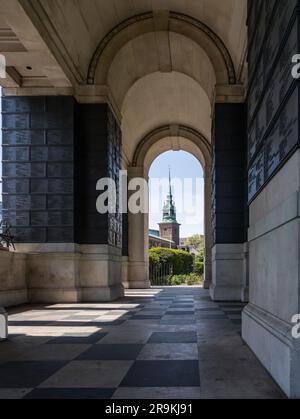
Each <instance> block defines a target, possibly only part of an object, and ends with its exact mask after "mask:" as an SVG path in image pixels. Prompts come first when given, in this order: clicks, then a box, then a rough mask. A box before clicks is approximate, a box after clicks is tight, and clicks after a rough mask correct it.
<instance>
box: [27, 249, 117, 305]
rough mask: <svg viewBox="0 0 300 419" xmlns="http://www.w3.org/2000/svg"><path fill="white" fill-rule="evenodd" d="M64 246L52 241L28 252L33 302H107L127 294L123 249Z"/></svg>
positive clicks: (30, 293) (31, 300)
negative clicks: (59, 249) (32, 251)
mask: <svg viewBox="0 0 300 419" xmlns="http://www.w3.org/2000/svg"><path fill="white" fill-rule="evenodd" d="M52 246H53V247H52ZM51 250H52V251H53V253H51ZM61 250H62V251H61V252H58V246H57V245H48V246H47V247H44V248H41V249H39V252H38V251H37V249H35V252H36V253H30V254H28V257H27V274H28V301H29V302H33V303H49V304H50V303H78V302H82V301H84V302H106V301H112V300H116V299H118V298H120V297H123V296H124V289H123V286H122V255H121V249H118V248H115V247H112V246H107V245H99V246H98V245H91V246H90V245H82V246H74V247H73V248H72V247H65V249H61ZM71 250H73V252H72V253H71ZM64 251H65V252H64Z"/></svg>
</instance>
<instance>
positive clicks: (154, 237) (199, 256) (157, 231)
mask: <svg viewBox="0 0 300 419" xmlns="http://www.w3.org/2000/svg"><path fill="white" fill-rule="evenodd" d="M148 178H149V217H148V231H149V234H148V237H146V238H145V247H146V248H147V247H148V250H149V274H150V282H151V285H152V286H168V285H202V284H203V282H202V281H203V279H204V269H203V272H202V260H204V249H205V235H204V231H205V229H204V208H205V206H204V189H205V185H204V171H203V167H202V165H201V163H200V161H199V160H198V159H197V158H196V157H195V156H194V155H192V154H190V153H187V152H185V151H167V152H163V153H162V154H160V155H159V156H158V157H156V158H155V160H154V161H153V162H152V164H151V167H150V169H149V175H148ZM162 248H163V249H173V250H179V251H184V252H186V253H189V256H188V255H186V256H185V258H186V263H187V265H188V266H182V267H177V270H176V271H174V266H173V265H172V264H171V263H169V262H159V263H158V261H156V260H155V258H154V257H152V258H151V255H156V256H158V257H159V255H160V254H162V253H164V251H163V252H162V253H161V250H160V249H162ZM200 264H201V269H199V268H200ZM203 268H204V265H203ZM192 274H194V275H192ZM178 275H180V276H178ZM178 281H182V282H178ZM192 281H193V282H192Z"/></svg>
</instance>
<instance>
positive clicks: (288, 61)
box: [243, 0, 300, 398]
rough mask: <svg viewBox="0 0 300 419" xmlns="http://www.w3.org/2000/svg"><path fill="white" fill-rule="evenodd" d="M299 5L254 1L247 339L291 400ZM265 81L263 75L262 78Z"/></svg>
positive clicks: (299, 167)
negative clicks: (294, 74)
mask: <svg viewBox="0 0 300 419" xmlns="http://www.w3.org/2000/svg"><path fill="white" fill-rule="evenodd" d="M299 25H300V18H299V1H297V0H281V1H280V2H275V1H271V2H264V1H262V2H256V1H252V2H249V15H248V29H249V34H248V37H249V54H248V61H249V63H248V64H249V89H248V91H249V93H248V167H249V175H248V178H249V188H248V189H249V196H248V200H249V220H250V227H249V233H248V237H249V269H250V271H249V275H250V292H249V294H250V295H249V300H250V303H249V305H248V306H247V307H246V309H245V310H244V312H243V338H244V340H245V341H246V343H247V344H248V345H249V346H250V347H251V349H252V350H253V352H254V353H255V354H256V355H257V357H258V358H259V359H260V361H261V362H262V363H263V365H264V366H265V368H266V369H267V370H268V371H269V372H270V373H271V375H272V376H273V377H274V379H275V380H276V381H277V382H278V384H279V385H280V387H281V388H282V389H283V391H284V392H285V393H286V394H287V395H288V396H289V397H291V398H299V397H300V339H296V338H295V337H293V334H292V328H293V326H294V324H293V323H292V318H293V317H294V316H295V315H296V314H299V313H300V297H299V296H300V257H299V255H300V211H299V208H300V206H299V202H300V176H299V173H300V153H299V109H300V108H299V97H300V96H299V93H300V91H299V81H297V80H294V79H293V78H292V66H293V64H292V56H293V55H295V54H298V53H299V48H300V38H299ZM262 76H263V77H262Z"/></svg>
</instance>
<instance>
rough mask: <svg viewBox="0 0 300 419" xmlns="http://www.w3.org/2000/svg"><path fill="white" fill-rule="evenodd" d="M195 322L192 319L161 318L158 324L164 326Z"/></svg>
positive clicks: (188, 324)
mask: <svg viewBox="0 0 300 419" xmlns="http://www.w3.org/2000/svg"><path fill="white" fill-rule="evenodd" d="M194 323H195V320H194V319H187V320H184V319H163V320H161V322H160V324H162V325H165V326H190V325H192V324H194Z"/></svg>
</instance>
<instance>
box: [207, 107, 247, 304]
mask: <svg viewBox="0 0 300 419" xmlns="http://www.w3.org/2000/svg"><path fill="white" fill-rule="evenodd" d="M245 120H246V117H245V105H244V104H228V103H224V104H216V107H215V121H214V130H215V131H214V136H213V137H214V138H213V167H212V224H213V242H214V247H213V250H212V267H213V268H212V285H211V288H210V293H211V297H212V298H213V299H214V300H216V301H241V299H242V295H243V293H244V287H245V279H244V261H245V252H244V243H245V241H246V240H247V239H246V234H245V199H246V196H245V173H246V125H245Z"/></svg>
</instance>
